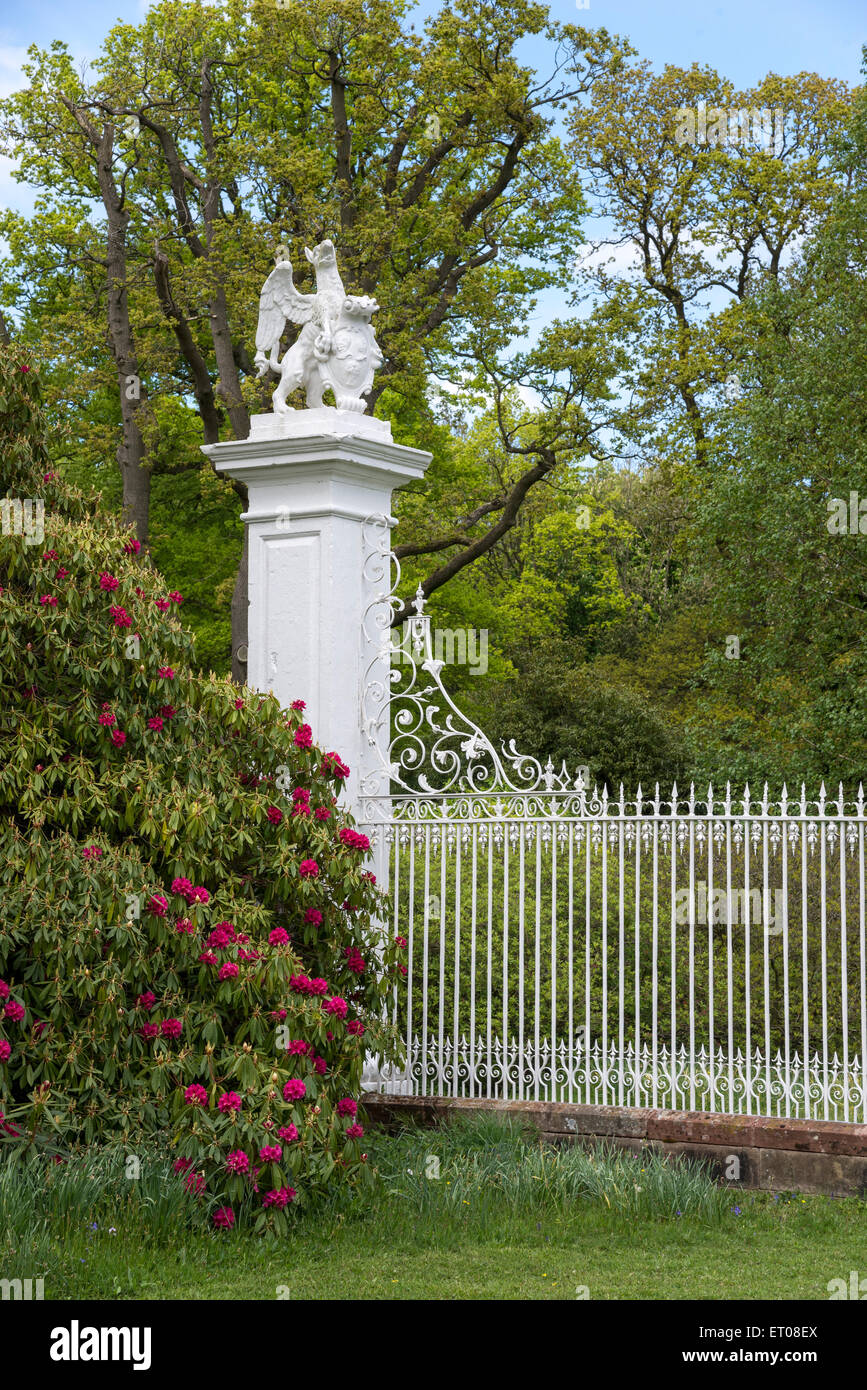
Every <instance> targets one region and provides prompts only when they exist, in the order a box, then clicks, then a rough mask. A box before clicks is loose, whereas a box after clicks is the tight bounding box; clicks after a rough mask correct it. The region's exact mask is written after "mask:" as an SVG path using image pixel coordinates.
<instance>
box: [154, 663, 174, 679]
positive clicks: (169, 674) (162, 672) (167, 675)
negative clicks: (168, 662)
mask: <svg viewBox="0 0 867 1390" xmlns="http://www.w3.org/2000/svg"><path fill="white" fill-rule="evenodd" d="M157 675H158V676H161V677H162V678H163V680H166V681H173V680H174V678H175V673H174V671H173V670H172V668H171V666H160V667H159V669H158V670H157Z"/></svg>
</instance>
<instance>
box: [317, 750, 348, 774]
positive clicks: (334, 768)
mask: <svg viewBox="0 0 867 1390" xmlns="http://www.w3.org/2000/svg"><path fill="white" fill-rule="evenodd" d="M319 771H320V772H321V773H322V775H323V777H340V778H344V777H348V776H349V768H348V767H347V766H346V763H345V762H344V761H343V759H342V758H341V756H340V754H339V753H326V754H325V757H324V758H323V759H322V766H321V768H320V769H319Z"/></svg>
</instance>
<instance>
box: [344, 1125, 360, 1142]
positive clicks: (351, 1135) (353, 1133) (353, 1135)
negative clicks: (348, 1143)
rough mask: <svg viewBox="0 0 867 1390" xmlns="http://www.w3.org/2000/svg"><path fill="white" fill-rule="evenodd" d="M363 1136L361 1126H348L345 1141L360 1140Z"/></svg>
mask: <svg viewBox="0 0 867 1390" xmlns="http://www.w3.org/2000/svg"><path fill="white" fill-rule="evenodd" d="M363 1134H364V1130H363V1128H362V1127H361V1125H350V1126H349V1128H348V1129H347V1131H346V1137H347V1139H361V1138H362V1136H363Z"/></svg>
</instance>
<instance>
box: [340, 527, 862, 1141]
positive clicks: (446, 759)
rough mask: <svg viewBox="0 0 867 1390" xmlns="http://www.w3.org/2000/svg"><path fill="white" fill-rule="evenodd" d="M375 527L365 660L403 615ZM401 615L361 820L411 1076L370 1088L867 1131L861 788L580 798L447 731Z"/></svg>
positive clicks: (471, 732)
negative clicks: (814, 794) (383, 898)
mask: <svg viewBox="0 0 867 1390" xmlns="http://www.w3.org/2000/svg"><path fill="white" fill-rule="evenodd" d="M384 521H385V519H384V518H382V519H381V522H379V523H377V522H376V519H373V521H372V522H371V525H370V527H369V528H368V529H369V535H368V543H369V546H370V549H371V555H370V561H371V564H372V565H374V566H376V565H379V566H380V570H379V575H380V579H381V582H382V588H381V590H380V591H379V592H378V593H377V595H376V598H375V599H374V601H373V602H372V603H371V605H370V607H369V609H368V612H367V614H366V615H365V624H366V625H367V624H368V623H369V624H371V626H370V627H366V638H367V641H368V644H369V643H370V640H371V637H372V635H374V634H375V633H376V632H377V631H378V632H379V633H380V634H385V635H386V639H387V637H388V634H389V632H390V625H391V622H392V619H393V615H394V613H395V611H396V610H397V606H398V601H397V600H396V599H395V598H394V595H393V592H392V589H391V586H390V585H389V584H388V580H389V577H390V568H389V561H388V555H387V554H386V553H385V551H384V549H383V548H382V547H383V546H384V544H385V543H386V542H387V537H388V527H387V525H383V524H382V523H383V522H384ZM383 538H384V539H383ZM377 545H379V549H377ZM386 585H388V587H386ZM414 610H415V616H414V617H413V618H411V619H410V639H411V641H410V646H411V653H410V659H409V660H406V659H405V658H404V659H403V660H402V661H401V662H400V663H398V664H397V665H395V666H394V668H393V669H392V671H391V681H392V688H391V690H390V691H388V690H387V689H385V687H384V684H383V682H382V681H381V680H380V681H379V682H378V685H377V683H376V682H375V681H371V682H369V683H368V686H367V688H366V689H365V697H364V701H363V707H362V726H363V730H364V731H365V733H366V736H367V738H368V739H369V741H370V744H371V747H377V748H380V747H384V746H388V748H389V756H388V759H387V760H385V761H383V765H382V769H381V772H380V773H379V774H378V775H377V776H375V777H374V776H371V778H369V779H368V780H367V781H366V782H365V784H364V785H363V786H362V788H361V799H360V810H361V814H360V819H361V821H362V823H363V825H364V827H365V829H366V831H367V833H368V834H369V836H370V838H371V841H372V843H373V845H374V847H375V852H376V853H377V859H378V863H379V864H380V865H381V866H383V865H384V866H385V867H386V868H387V873H388V882H389V886H390V890H391V894H392V913H393V915H392V920H391V922H390V923H389V927H388V929H389V930H391V931H393V932H394V933H395V934H396V935H401V936H403V937H404V938H405V939H406V942H407V955H406V964H407V974H406V979H405V981H404V983H403V984H402V985H401V986H400V988H399V989H398V990H396V991H395V993H394V997H393V999H392V1001H391V1012H392V1018H393V1021H394V1023H395V1024H396V1026H397V1027H398V1028H399V1030H400V1031H401V1034H402V1036H403V1037H404V1039H405V1043H406V1059H407V1060H406V1069H405V1071H404V1072H403V1073H402V1074H401V1075H400V1076H395V1075H391V1076H390V1077H382V1076H381V1075H377V1076H376V1077H375V1082H373V1083H371V1084H377V1085H380V1086H382V1087H383V1088H386V1089H389V1090H393V1089H402V1090H405V1091H410V1092H412V1093H416V1094H433V1095H448V1096H487V1097H491V1098H496V1099H507V1100H512V1099H515V1100H518V1099H525V1098H532V1099H538V1100H554V1101H583V1102H584V1103H598V1104H609V1105H635V1106H651V1107H654V1108H666V1109H671V1108H673V1109H689V1110H706V1111H715V1112H722V1113H726V1112H728V1113H732V1112H734V1113H746V1114H760V1115H780V1116H805V1117H810V1118H816V1119H839V1120H845V1121H859V1122H864V1121H867V1080H865V1074H864V1057H865V1053H867V940H865V926H867V923H865V911H867V892H865V889H867V885H865V805H864V793H863V788H862V787H860V786H859V788H858V791H857V794H856V795H855V797H854V799H849V800H846V799H845V798H844V792H843V788H842V786H841V787H840V789H839V792H838V795H837V797H836V798H829V797H828V796H827V794H826V792H825V788H824V786H823V787H822V788H821V791H820V793H819V796H818V798H817V799H813V800H808V799H807V796H806V791H805V790H804V788H802V789H801V793H800V796H799V797H798V798H790V797H789V795H788V793H787V790H786V788H785V787H783V789H782V794H781V796H780V798H779V800H777V801H773V802H772V801H771V800H770V799H769V796H768V788H767V786H765V788H764V789H763V792H762V795H761V797H760V798H756V797H754V796H752V795H751V794H750V791H749V788H745V789H744V793H743V795H742V796H734V795H733V794H732V791H731V788H730V787H729V786H726V789H725V793H724V795H722V796H720V795H718V794H717V793H716V792H715V791H714V789H713V788H712V787H709V788H708V789H707V792H706V793H704V794H703V795H697V794H696V791H695V788H694V787H692V786H691V787H690V788H689V792H688V794H687V795H685V796H684V795H682V794H681V793H679V792H678V789H677V787H674V788H673V789H672V791H671V794H670V795H669V796H668V797H667V799H664V798H662V797H661V796H660V790H659V787H658V786H657V787H656V788H655V791H654V794H653V796H652V797H648V796H645V795H644V793H643V792H642V790H641V788H638V789H637V791H636V794H635V796H634V797H632V798H626V797H625V796H624V793H623V789H622V788H621V789H620V792H619V795H618V796H616V797H611V796H609V794H608V792H607V790H606V789H604V788H603V790H602V791H601V792H599V791H598V790H597V789H596V788H594V789H593V791H592V792H590V790H589V788H588V787H586V786H585V785H584V779H583V777H582V776H581V775H573V774H572V773H570V772H569V771H568V770H567V769H566V767H565V765H564V766H562V767H561V768H560V769H559V771H557V770H555V769H554V767H553V766H552V764H551V762H550V760H549V762H548V763H547V765H546V766H544V767H543V766H541V764H540V763H539V762H538V761H537V760H536V759H533V758H528V757H525V756H523V755H521V754H520V753H518V751H517V750H516V749H515V746H514V743H510V744H508V745H504V744H501V745H500V747H499V749H497V748H495V747H494V745H493V744H492V743H491V741H490V740H489V739H488V738H487V737H486V735H485V734H484V733H483V732H482V730H481V729H479V728H478V727H477V726H476V725H475V724H473V723H472V721H470V720H468V719H467V718H466V716H464V715H463V714H462V712H461V711H460V710H459V709H458V708H457V706H456V705H455V704H454V702H453V701H452V700H451V698H450V696H449V695H448V693H447V692H446V690H445V688H444V686H443V683H442V679H441V667H442V662H438V661H435V660H434V658H433V655H432V645H431V633H430V619H429V616H428V615H427V614H426V612H425V605H424V599H423V597H422V595H421V594H418V595H417V597H416V600H415V604H414ZM369 649H370V648H369V646H368V650H369ZM376 650H377V658H378V660H379V661H380V663H381V659H382V652H383V650H384V646H383V644H382V643H381V642H380V643H379V644H378V645H376ZM379 669H380V671H381V669H382V667H381V665H380V667H379ZM389 720H390V721H391V722H390V725H389V724H388V722H387V721H389ZM384 732H385V733H388V735H389V738H388V740H386V739H385V738H384V737H383V733H384ZM373 1075H374V1074H373V1073H371V1076H373Z"/></svg>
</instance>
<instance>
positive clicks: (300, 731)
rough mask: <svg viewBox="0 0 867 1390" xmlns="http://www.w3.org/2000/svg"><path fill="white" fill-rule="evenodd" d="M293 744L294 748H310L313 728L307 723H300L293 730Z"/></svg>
mask: <svg viewBox="0 0 867 1390" xmlns="http://www.w3.org/2000/svg"><path fill="white" fill-rule="evenodd" d="M295 746H296V748H312V746H313V730H312V729H311V727H310V725H309V724H300V725H299V727H298V728H297V729H296V730H295Z"/></svg>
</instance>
